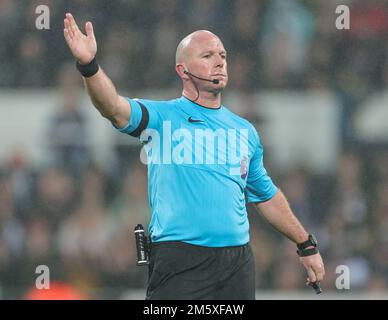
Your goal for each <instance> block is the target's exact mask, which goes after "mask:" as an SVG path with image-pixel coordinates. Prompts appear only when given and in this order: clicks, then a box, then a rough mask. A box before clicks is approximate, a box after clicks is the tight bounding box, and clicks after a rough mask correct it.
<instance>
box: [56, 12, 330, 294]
mask: <svg viewBox="0 0 388 320" xmlns="http://www.w3.org/2000/svg"><path fill="white" fill-rule="evenodd" d="M85 29H86V35H84V34H83V33H82V32H81V31H80V30H79V28H78V26H77V24H76V22H75V20H74V18H73V16H72V15H71V14H70V13H67V14H66V17H65V19H64V36H65V39H66V42H67V44H68V46H69V48H70V50H71V52H72V54H73V56H74V57H75V59H76V60H77V68H78V70H79V71H80V72H81V74H82V76H83V79H84V83H85V86H86V89H87V91H88V93H89V95H90V98H91V100H92V102H93V104H94V106H95V107H96V108H97V110H98V111H99V112H100V113H101V115H102V116H103V117H105V118H107V119H108V120H110V121H111V123H112V124H113V126H114V127H115V128H117V129H118V130H119V131H120V132H123V133H126V134H129V135H131V136H134V137H139V138H140V140H142V141H143V142H144V143H146V142H149V143H152V141H151V142H150V140H152V139H150V137H152V136H151V135H148V136H147V135H145V134H144V133H145V132H147V131H148V132H149V131H150V130H151V131H152V132H154V133H155V132H156V133H158V135H159V137H158V139H154V142H155V140H156V141H158V142H159V141H160V142H163V143H167V142H168V143H169V144H171V145H170V147H175V148H176V149H174V151H173V152H172V153H173V155H175V160H176V161H174V159H172V160H171V161H167V162H166V159H167V160H170V156H171V154H168V155H166V154H163V156H161V157H160V159H162V160H161V161H150V162H148V194H149V202H150V205H151V208H152V218H151V222H150V225H149V233H150V238H151V241H152V243H151V253H150V265H149V281H148V287H147V293H146V299H149V300H152V299H191V300H197V299H244V300H251V299H255V267H254V257H253V254H252V250H251V248H250V246H249V222H248V217H247V211H246V206H245V199H247V200H248V202H252V203H254V205H255V207H256V208H257V209H258V210H259V211H260V212H261V213H262V214H263V215H264V217H265V218H266V219H267V220H268V221H269V222H270V223H271V224H272V225H273V226H274V227H275V228H276V229H277V230H279V231H280V232H281V233H282V234H284V235H285V236H286V237H288V238H289V239H290V240H292V241H293V242H295V243H296V245H297V249H298V250H297V253H298V255H299V256H300V261H301V263H302V264H303V266H304V267H305V268H306V270H307V274H308V279H307V282H308V284H314V283H316V282H319V281H322V279H323V277H324V265H323V262H322V258H321V256H320V254H319V252H318V249H317V243H316V240H315V237H314V236H313V235H311V234H309V233H308V232H306V231H305V229H304V228H303V226H302V225H301V223H300V222H299V221H298V219H297V218H296V217H295V215H294V214H293V213H292V211H291V209H290V207H289V205H288V202H287V200H286V198H285V196H284V195H283V193H282V192H281V191H280V190H279V189H278V188H277V187H276V186H275V185H274V183H273V182H272V180H271V178H270V177H269V176H268V174H267V171H266V170H265V168H264V166H263V147H262V145H261V142H260V138H259V136H258V134H257V132H256V130H255V128H254V127H253V125H252V124H250V123H249V122H248V121H247V120H245V119H243V118H241V117H239V116H237V115H236V114H234V113H232V112H231V111H230V110H228V109H227V108H226V107H225V106H223V105H222V104H221V92H222V90H223V89H224V88H225V87H226V85H227V82H228V74H227V53H226V50H225V48H224V46H223V44H222V42H221V40H220V39H219V38H218V37H217V36H216V35H214V34H213V33H211V32H209V31H204V30H201V31H196V32H193V33H192V34H190V35H188V36H187V37H185V38H184V39H183V40H182V41H181V42H180V43H179V45H178V48H177V51H176V67H175V69H176V72H177V73H178V75H179V77H180V78H181V79H182V83H183V92H182V96H181V97H179V98H177V99H173V100H169V101H152V100H144V99H129V98H125V97H122V96H120V95H118V93H117V91H116V89H115V87H114V85H113V83H112V82H111V80H110V79H109V78H108V77H107V75H106V74H105V73H104V71H103V70H102V69H101V68H100V67H99V65H98V63H97V61H96V58H95V56H96V53H97V43H96V39H95V37H94V33H93V26H92V23H91V22H87V23H86V25H85ZM167 127H168V128H169V132H170V133H171V132H172V136H173V139H172V140H171V139H168V138H169V137H166V131H165V130H164V129H166V128H167ZM200 130H202V132H207V133H209V132H218V133H220V132H221V133H222V132H224V133H226V135H225V136H227V137H228V138H229V133H230V132H234V133H236V132H237V138H236V139H231V138H230V139H229V140H228V142H229V144H226V145H225V144H222V143H218V144H217V148H216V149H217V150H216V152H214V150H213V151H212V150H208V148H207V147H204V148H202V147H201V148H200V150H199V149H197V145H195V147H196V149H195V155H194V156H193V157H187V154H185V155H184V159H183V161H182V158H180V157H179V155H180V154H181V152H176V151H177V148H179V150H180V151H182V150H183V151H184V152H186V151H192V149H191V145H190V143H189V142H192V141H193V140H192V137H195V138H194V140H196V139H197V138H196V134H197V133H198V132H199V131H200ZM177 132H178V134H177ZM176 135H178V136H179V137H180V138H182V136H183V137H186V138H187V139H186V140H184V141H183V142H182V140H179V139H174V137H175V138H177V136H176ZM230 140H233V141H234V142H236V141H237V144H235V145H236V146H237V147H236V149H237V150H240V153H239V155H238V157H239V158H238V161H237V162H236V161H234V160H235V159H234V160H233V159H232V158H233V157H230V156H229V155H230V151H231V149H232V147H231V144H230ZM166 141H167V142H166ZM146 144H147V143H146ZM164 147H165V146H163V150H164ZM153 151H155V150H153ZM199 151H200V152H199ZM202 152H204V153H205V157H209V158H212V157H213V158H214V156H215V155H216V154H218V155H219V158H218V160H220V159H221V158H222V159H221V160H223V161H218V162H217V163H212V162H211V161H207V159H208V158H206V161H197V160H198V159H197V156H198V154H200V155H202ZM173 158H174V157H173ZM188 158H189V160H188V161H186V160H187V159H188ZM194 158H195V159H194ZM160 159H159V160H160ZM193 159H194V160H193ZM177 160H179V161H177Z"/></svg>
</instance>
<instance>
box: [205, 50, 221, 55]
mask: <svg viewBox="0 0 388 320" xmlns="http://www.w3.org/2000/svg"><path fill="white" fill-rule="evenodd" d="M205 53H217V52H216V51H214V50H206V51H203V52H201V55H203V54H205ZM219 53H221V54H227V52H226V50H222V51H220V52H219Z"/></svg>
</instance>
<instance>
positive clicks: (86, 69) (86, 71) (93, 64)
mask: <svg viewBox="0 0 388 320" xmlns="http://www.w3.org/2000/svg"><path fill="white" fill-rule="evenodd" d="M76 66H77V69H78V71H79V72H80V73H81V74H82V75H83V76H84V77H85V78H89V77H91V76H94V75H95V74H96V73H97V71H98V69H99V68H100V67H99V65H98V63H97V60H96V57H94V58H93V60H92V61H90V62H89V63H88V64H80V63H79V62H78V61H77V63H76Z"/></svg>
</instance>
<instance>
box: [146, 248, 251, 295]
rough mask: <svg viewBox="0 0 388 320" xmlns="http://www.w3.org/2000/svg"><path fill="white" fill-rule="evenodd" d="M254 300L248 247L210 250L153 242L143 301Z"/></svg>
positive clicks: (249, 249)
mask: <svg viewBox="0 0 388 320" xmlns="http://www.w3.org/2000/svg"><path fill="white" fill-rule="evenodd" d="M167 299H174V300H204V299H205V300H217V299H221V300H254V299H255V263H254V256H253V253H252V250H251V248H250V246H249V244H246V245H243V246H236V247H223V248H210V247H202V246H195V245H191V244H187V243H184V242H180V241H167V242H159V243H153V244H152V245H151V252H150V265H149V280H148V287H147V296H146V300H167Z"/></svg>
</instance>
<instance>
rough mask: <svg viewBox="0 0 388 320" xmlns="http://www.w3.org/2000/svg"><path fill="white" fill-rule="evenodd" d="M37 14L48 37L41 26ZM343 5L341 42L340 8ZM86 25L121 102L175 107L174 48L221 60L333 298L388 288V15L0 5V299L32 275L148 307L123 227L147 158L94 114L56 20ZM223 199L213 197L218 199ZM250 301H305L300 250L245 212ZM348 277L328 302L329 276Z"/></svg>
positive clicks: (213, 5)
mask: <svg viewBox="0 0 388 320" xmlns="http://www.w3.org/2000/svg"><path fill="white" fill-rule="evenodd" d="M40 4H46V5H48V7H49V9H50V29H49V30H38V29H36V28H35V19H36V17H37V16H38V15H37V14H36V13H35V8H36V7H37V6H38V5H40ZM339 4H346V5H348V6H349V7H350V13H351V16H350V18H351V19H350V21H351V25H350V27H351V28H350V30H338V29H336V28H335V19H336V17H337V16H338V15H336V14H335V8H336V6H337V5H339ZM67 11H69V12H72V13H73V14H74V16H75V18H76V21H78V22H79V25H80V26H81V27H82V29H83V28H84V24H85V22H86V21H87V20H90V21H92V22H93V24H94V28H95V34H96V38H97V43H98V60H99V62H100V64H101V65H102V67H103V68H104V69H105V71H106V72H107V74H108V75H109V76H110V77H111V79H112V80H113V82H114V83H115V85H116V86H117V87H118V89H119V92H120V93H121V94H122V95H128V96H131V97H147V98H161V99H168V98H173V97H175V96H178V95H180V89H181V86H180V80H179V79H178V77H177V76H176V74H175V72H174V54H175V48H176V46H177V44H178V42H179V40H180V39H181V38H182V37H183V36H185V35H186V34H188V33H190V32H192V31H193V30H196V29H209V30H211V31H213V32H214V33H216V34H218V35H219V36H220V37H221V39H222V40H223V42H224V44H225V47H226V48H227V50H228V55H229V58H228V64H229V77H230V83H229V87H228V89H227V90H226V92H225V94H224V96H223V97H224V104H225V105H227V106H230V107H231V109H233V110H234V111H236V112H237V113H239V114H240V115H242V116H244V117H246V118H248V119H249V120H250V121H252V122H253V123H254V124H255V126H256V128H257V129H258V131H259V133H260V135H261V137H262V141H263V143H264V147H265V152H266V155H265V162H266V167H267V169H268V171H269V172H270V174H271V176H272V177H273V179H274V180H275V182H276V183H277V184H278V185H279V186H280V187H281V188H282V189H283V191H284V192H285V194H286V195H287V196H288V199H289V201H290V204H291V206H292V208H293V209H294V212H295V214H296V215H297V216H298V217H299V218H300V219H301V221H302V222H303V224H304V225H305V226H306V228H307V229H308V230H310V231H311V232H313V233H315V234H316V235H317V237H318V239H319V240H320V250H321V253H322V256H323V258H324V261H325V265H326V274H327V275H326V280H325V282H324V283H323V284H322V287H323V289H324V290H325V291H326V292H330V294H331V295H330V297H334V298H337V297H340V298H341V297H350V295H352V294H353V295H355V294H358V295H359V297H362V298H368V297H376V296H377V297H386V296H385V293H386V291H387V288H388V246H387V244H388V237H387V230H388V148H387V146H388V145H387V142H388V130H387V129H388V126H387V122H386V120H385V119H387V118H388V108H387V105H388V94H387V93H388V92H387V85H388V46H387V43H388V42H387V35H388V2H386V1H379V0H371V1H356V0H354V1H345V0H344V1H335V0H330V1H324V0H310V1H308V0H306V1H298V0H287V1H283V0H271V1H266V0H236V1H232V0H207V1H196V0H182V1H178V0H152V1H136V0H132V1H130V0H125V1H124V0H121V1H120V0H115V1H88V0H78V1H77V0H71V1H64V0H55V1H47V0H46V1H44V0H41V1H24V0H23V1H21V0H18V1H15V0H0V43H1V46H0V111H1V113H0V298H3V299H19V298H23V297H26V295H27V292H28V290H29V289H31V288H33V287H34V286H35V280H36V278H37V276H38V274H36V273H35V269H36V267H37V266H38V265H47V266H48V267H49V268H50V278H51V282H52V283H53V282H54V281H61V282H64V283H67V284H70V285H71V286H72V287H73V288H75V290H77V291H78V292H79V293H80V294H81V296H83V297H86V298H99V299H107V298H111V299H120V298H128V299H131V298H140V299H141V298H142V297H143V296H142V295H143V293H144V288H145V284H146V281H147V271H146V269H145V268H140V267H136V264H135V260H136V257H135V255H136V253H135V246H134V240H133V235H132V232H131V231H132V229H133V227H134V226H135V225H136V224H137V223H143V225H145V226H147V224H148V221H149V218H150V209H149V207H148V204H147V190H146V183H147V181H146V170H145V167H144V165H143V164H141V163H140V161H139V150H140V145H139V143H137V141H136V140H134V139H132V138H130V137H127V136H124V135H120V134H118V133H117V132H115V131H114V130H113V128H112V127H111V125H110V123H108V122H107V121H106V120H104V119H102V118H101V117H100V115H99V114H98V112H97V111H96V110H94V109H93V107H92V105H91V103H90V102H89V100H88V98H87V96H86V95H85V92H84V90H83V88H82V82H81V79H80V76H79V74H77V72H76V71H75V68H74V61H73V59H72V57H71V54H70V52H69V50H68V49H67V47H66V44H65V41H64V39H63V31H62V30H63V28H62V26H63V16H64V13H65V12H67ZM215 192H216V191H215ZM249 216H250V222H251V244H252V247H253V249H254V251H255V257H256V273H257V274H256V278H257V283H256V286H257V290H258V291H257V292H258V297H259V298H260V297H264V298H265V297H275V298H276V297H285V298H293V297H302V298H303V297H311V298H313V293H312V291H311V289H310V288H306V286H305V278H306V276H305V272H304V270H303V269H302V267H301V266H300V264H299V261H298V259H297V257H296V254H295V247H294V245H293V244H292V243H291V242H290V241H288V240H286V239H285V238H284V237H282V236H280V235H279V234H278V233H277V232H276V231H274V229H272V228H271V227H270V226H269V225H268V224H267V223H266V222H265V221H264V220H263V219H262V218H261V217H260V215H259V214H258V213H256V212H254V211H253V210H252V208H251V207H249ZM339 265H346V266H348V267H349V268H350V290H348V291H347V290H337V289H336V287H335V281H336V277H337V276H338V274H336V267H337V266H339Z"/></svg>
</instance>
